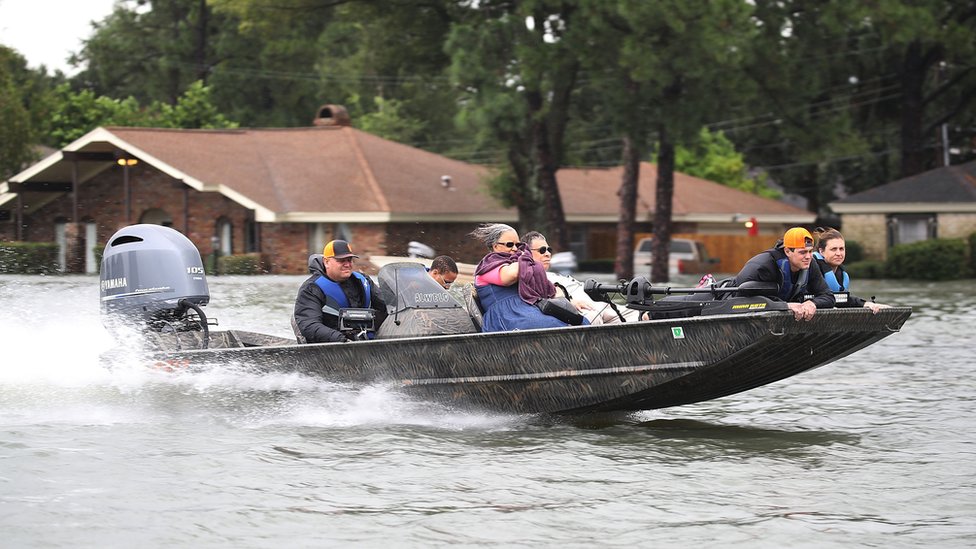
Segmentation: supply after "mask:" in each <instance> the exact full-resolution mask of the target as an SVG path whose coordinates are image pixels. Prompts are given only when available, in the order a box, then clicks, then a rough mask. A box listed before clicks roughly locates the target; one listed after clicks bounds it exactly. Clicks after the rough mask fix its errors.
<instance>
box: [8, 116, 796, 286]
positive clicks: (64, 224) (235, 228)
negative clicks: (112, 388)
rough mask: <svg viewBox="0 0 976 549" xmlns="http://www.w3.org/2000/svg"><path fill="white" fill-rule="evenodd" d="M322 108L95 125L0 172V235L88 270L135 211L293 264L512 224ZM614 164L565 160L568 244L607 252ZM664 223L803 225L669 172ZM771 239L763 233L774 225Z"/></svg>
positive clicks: (649, 202) (405, 149) (205, 244)
mask: <svg viewBox="0 0 976 549" xmlns="http://www.w3.org/2000/svg"><path fill="white" fill-rule="evenodd" d="M343 113H344V110H343V109H341V107H335V106H325V107H323V108H322V110H321V112H320V116H319V118H317V119H316V121H315V122H316V124H315V125H314V126H313V127H307V128H287V129H230V130H176V129H157V128H120V127H103V128H97V129H95V130H93V131H91V132H90V133H88V134H87V135H85V136H83V137H81V138H80V139H78V140H77V141H75V142H73V143H71V144H69V145H67V146H66V147H64V149H62V150H60V151H56V152H55V153H53V154H51V155H50V156H48V157H47V158H44V159H43V160H41V161H39V162H37V163H36V164H34V165H33V166H31V167H29V168H28V169H26V170H25V171H23V172H21V173H19V174H17V175H15V176H14V177H12V178H11V179H10V180H8V181H6V182H3V183H0V240H20V241H31V242H51V241H57V242H59V243H60V244H61V250H62V257H61V258H60V259H61V265H62V266H63V267H64V270H65V271H67V272H96V271H97V265H96V264H95V255H94V253H93V249H94V248H95V247H96V246H98V245H101V244H103V243H104V242H105V241H106V240H107V239H108V238H109V237H110V236H111V235H112V234H113V233H114V232H115V231H116V230H118V229H120V228H121V227H124V226H126V225H130V224H134V223H156V224H162V225H168V226H171V227H173V228H175V229H177V230H179V231H181V232H182V233H184V234H185V235H187V237H189V238H190V240H191V241H192V242H193V243H194V244H195V245H196V246H197V248H198V249H199V250H200V253H201V254H203V255H204V256H206V255H208V254H215V253H219V254H240V253H259V254H261V256H262V259H263V261H264V263H265V265H266V266H267V267H268V268H269V270H270V272H274V273H303V272H305V271H306V262H307V257H308V254H309V253H316V252H319V251H320V250H321V249H322V247H323V246H324V244H325V242H327V241H328V240H330V239H332V238H345V239H347V240H350V241H351V242H352V243H353V245H354V247H355V249H356V251H357V253H359V254H360V255H361V256H363V257H364V258H366V257H368V256H370V255H405V254H406V251H407V245H408V243H409V242H410V241H412V240H417V241H421V242H424V243H425V244H428V245H430V246H431V247H433V248H434V249H436V250H437V251H438V253H447V254H450V255H452V256H454V257H455V258H457V259H458V260H460V261H465V262H477V260H478V259H479V258H480V257H481V256H482V255H483V253H484V251H483V250H482V249H481V247H480V246H479V244H478V243H476V242H475V241H473V240H472V239H471V238H469V237H468V236H467V234H468V233H469V232H470V231H471V230H472V229H473V228H474V227H475V226H476V225H477V224H478V223H482V222H505V223H510V224H513V225H514V224H515V223H516V221H517V212H516V211H515V209H514V208H504V207H502V206H500V205H499V204H498V203H497V201H495V200H494V199H493V198H492V197H491V196H490V195H489V194H488V192H487V190H486V187H487V186H486V184H485V179H486V178H487V177H488V176H489V175H490V172H489V170H488V169H487V168H485V167H482V166H477V165H473V164H467V163H464V162H460V161H457V160H452V159H450V158H446V157H444V156H440V155H437V154H434V153H430V152H427V151H423V150H420V149H416V148H413V147H410V146H407V145H403V144H399V143H395V142H392V141H388V140H385V139H382V138H379V137H376V136H374V135H371V134H368V133H366V132H363V131H360V130H357V129H355V128H352V127H351V126H349V124H348V117H343V116H340V115H341V114H343ZM622 173H623V170H622V168H619V167H617V168H607V169H562V170H560V171H559V174H558V178H559V185H560V193H561V196H562V200H563V202H564V210H565V212H566V219H567V222H568V224H569V228H570V233H571V240H572V249H573V251H575V252H576V253H577V256H578V257H580V258H581V259H586V258H605V257H613V255H614V254H613V246H614V244H613V243H614V241H615V230H616V223H617V219H618V213H617V212H618V209H619V204H618V200H617V196H616V192H617V189H618V187H619V186H620V180H621V176H622ZM655 179H656V167H655V166H654V165H653V164H649V163H644V164H643V165H642V166H641V177H640V184H639V197H638V230H639V231H649V230H650V228H651V221H652V218H653V209H654V195H655V190H654V189H655V185H654V182H655ZM673 203H674V216H673V218H674V222H675V232H677V233H687V232H692V233H696V232H704V233H708V232H712V233H721V232H734V233H741V232H743V229H742V223H741V221H742V219H748V218H749V217H755V218H756V219H758V220H759V222H760V226H761V227H762V229H763V232H764V233H768V234H770V235H774V234H781V233H782V230H783V229H784V228H785V227H788V226H792V225H799V224H808V223H811V222H812V221H813V219H814V216H813V214H811V213H809V212H807V211H805V210H802V209H799V208H795V207H793V206H790V205H787V204H784V203H781V202H778V201H775V200H768V199H764V198H760V197H757V196H755V195H751V194H748V193H743V192H740V191H737V190H735V189H731V188H728V187H725V186H723V185H719V184H717V183H713V182H710V181H705V180H702V179H698V178H694V177H691V176H687V175H684V174H675V194H674V202H673ZM770 238H773V237H772V236H771V237H770Z"/></svg>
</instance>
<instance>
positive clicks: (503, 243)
mask: <svg viewBox="0 0 976 549" xmlns="http://www.w3.org/2000/svg"><path fill="white" fill-rule="evenodd" d="M515 244H516V243H515V242H495V246H505V247H506V248H514V247H515Z"/></svg>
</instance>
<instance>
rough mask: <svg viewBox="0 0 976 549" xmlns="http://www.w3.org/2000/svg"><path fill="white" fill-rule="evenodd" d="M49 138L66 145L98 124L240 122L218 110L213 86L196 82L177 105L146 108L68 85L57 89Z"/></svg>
mask: <svg viewBox="0 0 976 549" xmlns="http://www.w3.org/2000/svg"><path fill="white" fill-rule="evenodd" d="M56 96H57V97H56V106H55V108H54V109H53V112H52V114H51V121H50V133H49V135H48V139H49V140H50V141H51V142H52V143H53V144H54V146H56V147H63V146H65V145H67V144H68V143H71V142H72V141H74V140H75V139H78V138H79V137H81V136H83V135H85V134H86V133H88V132H90V131H91V130H93V129H95V128H97V127H99V126H136V127H162V128H234V127H237V124H236V123H235V122H233V121H231V120H228V119H227V118H226V117H224V116H223V115H222V114H220V113H219V112H217V109H216V107H215V106H214V105H213V103H212V102H211V101H210V89H209V88H208V87H206V86H204V85H203V83H202V82H195V83H193V84H191V85H190V87H189V89H188V90H187V91H186V93H184V94H183V95H182V96H180V97H179V98H177V100H176V104H175V105H169V104H167V103H162V102H158V101H157V102H155V103H153V104H151V105H149V106H147V107H143V106H141V105H140V104H139V102H138V101H137V100H136V99H135V98H134V97H128V98H126V99H114V98H111V97H106V96H104V95H95V93H94V92H92V91H91V90H82V91H80V92H74V91H71V89H70V87H69V86H68V85H67V84H62V85H61V86H59V87H58V88H57V89H56Z"/></svg>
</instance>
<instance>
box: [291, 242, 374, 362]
mask: <svg viewBox="0 0 976 549" xmlns="http://www.w3.org/2000/svg"><path fill="white" fill-rule="evenodd" d="M357 257H359V256H358V255H355V254H353V253H352V247H351V246H350V245H349V243H348V242H346V241H345V240H333V241H331V242H329V243H328V244H326V245H325V249H324V250H323V251H322V255H321V256H318V255H313V256H311V257H309V261H308V270H309V272H311V273H312V276H310V277H308V279H307V280H306V281H305V282H304V283H303V284H302V287H301V288H300V289H299V290H298V297H297V298H296V299H295V325H296V326H295V327H296V330H295V331H296V332H297V333H296V336H299V337H298V340H299V342H301V343H328V342H339V341H350V340H351V338H354V337H355V334H353V333H351V332H346V333H344V332H341V331H339V313H340V310H341V309H348V308H356V309H373V311H374V314H375V327H377V328H378V327H379V325H380V324H382V322H383V320H384V319H386V315H387V313H386V305H385V304H384V303H383V301H382V300H381V299H380V296H379V292H378V291H377V288H376V287H375V286H374V285H373V283H372V281H370V279H369V277H368V276H366V275H364V274H362V273H358V272H354V271H353V269H352V267H353V265H352V261H353V259H354V258H357ZM370 337H372V334H370ZM303 340H304V341H303Z"/></svg>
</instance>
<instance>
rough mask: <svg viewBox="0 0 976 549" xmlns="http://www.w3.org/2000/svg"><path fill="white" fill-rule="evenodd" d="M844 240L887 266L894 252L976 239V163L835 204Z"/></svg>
mask: <svg viewBox="0 0 976 549" xmlns="http://www.w3.org/2000/svg"><path fill="white" fill-rule="evenodd" d="M830 207H831V209H833V210H834V212H835V213H837V214H838V215H840V219H841V226H842V227H843V233H844V237H845V238H847V239H848V240H853V241H856V242H858V243H859V244H861V245H862V246H863V247H864V252H865V256H867V257H868V258H871V259H878V260H884V259H886V258H887V256H888V250H889V249H890V248H891V247H892V246H895V245H897V244H907V243H911V242H917V241H919V240H928V239H932V238H965V237H968V236H969V235H970V234H972V233H976V161H972V162H967V163H965V164H959V165H956V166H945V167H942V168H936V169H934V170H930V171H927V172H924V173H920V174H918V175H914V176H911V177H906V178H904V179H899V180H897V181H892V182H891V183H887V184H885V185H881V186H878V187H875V188H873V189H868V190H866V191H864V192H861V193H857V194H853V195H850V196H848V197H846V198H844V199H841V200H838V201H836V202H831V203H830Z"/></svg>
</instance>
